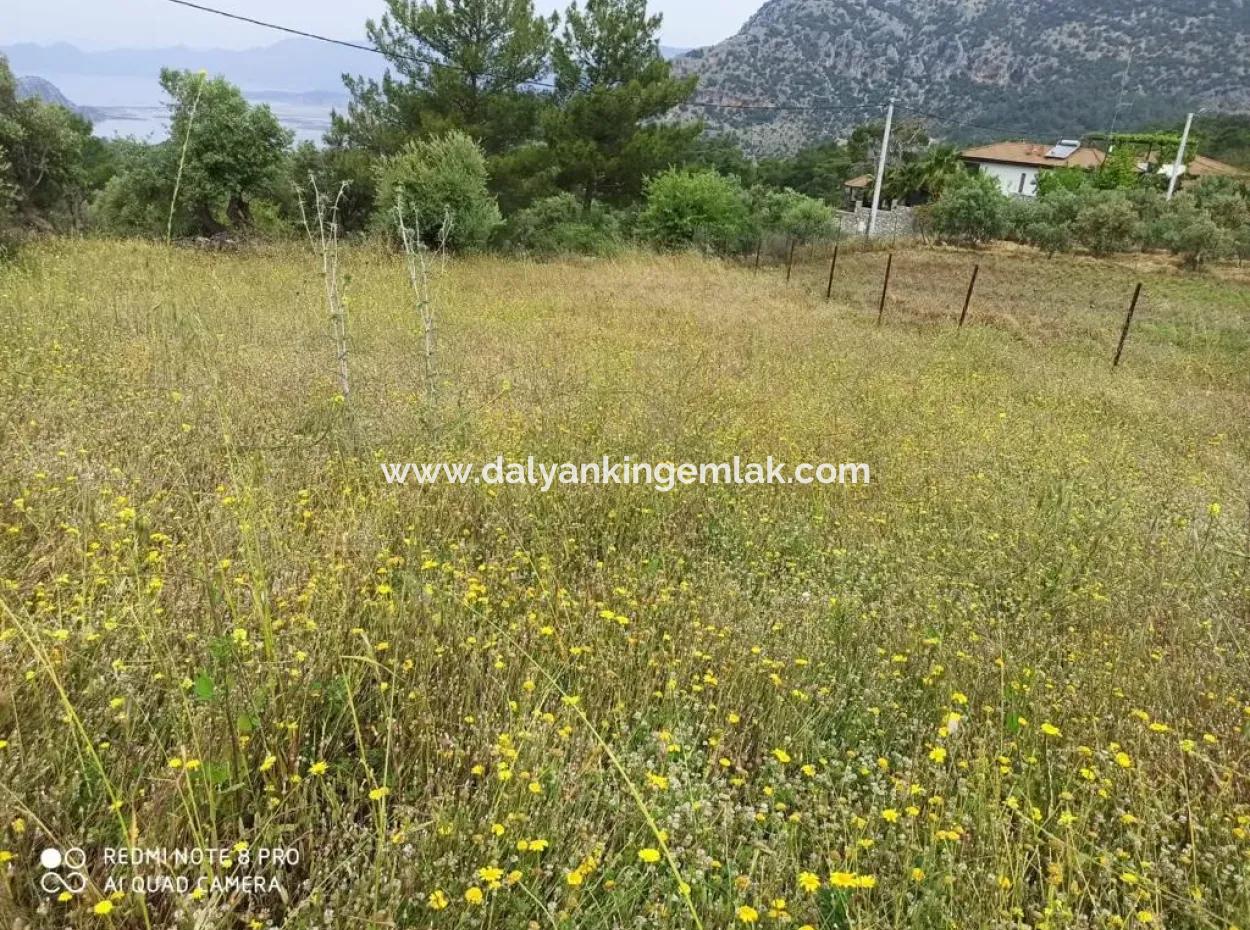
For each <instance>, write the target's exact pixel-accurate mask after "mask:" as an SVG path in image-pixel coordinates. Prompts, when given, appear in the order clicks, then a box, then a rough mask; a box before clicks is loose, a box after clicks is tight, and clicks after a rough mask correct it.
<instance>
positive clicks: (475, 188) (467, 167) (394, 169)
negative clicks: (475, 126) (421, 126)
mask: <svg viewBox="0 0 1250 930" xmlns="http://www.w3.org/2000/svg"><path fill="white" fill-rule="evenodd" d="M486 182H487V173H486V157H485V156H484V155H483V154H482V149H481V147H480V146H479V145H478V144H477V143H476V142H475V141H473V139H471V138H470V137H469V136H467V135H465V134H464V133H462V132H449V133H447V134H446V135H442V136H436V137H435V138H432V139H427V140H422V141H419V142H410V143H408V145H407V146H406V147H405V148H404V149H403V150H402V151H401V152H400V153H399V154H397V155H394V156H391V157H390V158H385V159H383V160H382V161H381V163H380V164H379V166H378V171H377V199H376V201H375V202H376V209H375V211H374V224H375V226H376V227H377V228H379V229H385V230H393V229H394V227H395V205H396V203H397V202H398V200H399V199H400V198H401V197H402V199H403V201H404V204H405V209H406V211H407V212H408V214H409V215H410V216H411V215H414V214H415V215H416V216H417V217H418V218H419V220H420V227H421V235H422V238H424V239H425V241H426V243H427V244H428V245H431V246H433V245H436V244H437V243H438V242H439V241H440V240H441V238H442V235H443V220H444V217H445V216H447V215H449V214H450V216H451V218H452V219H451V231H450V233H449V234H448V235H447V245H448V246H449V247H450V248H453V249H476V248H481V247H482V246H484V245H485V244H486V242H487V240H489V239H490V237H491V234H492V233H493V232H494V231H495V229H496V228H498V227H499V226H500V225H501V224H502V223H503V218H502V217H501V216H500V214H499V205H498V204H497V203H496V202H495V198H494V197H492V196H491V195H490V192H489V191H488V190H487V187H486ZM409 222H411V220H410V221H409Z"/></svg>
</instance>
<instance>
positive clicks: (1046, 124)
mask: <svg viewBox="0 0 1250 930" xmlns="http://www.w3.org/2000/svg"><path fill="white" fill-rule="evenodd" d="M677 63H678V67H679V69H680V70H682V71H683V72H685V73H691V74H697V75H699V77H700V86H699V96H700V97H701V98H703V99H705V100H712V101H716V102H720V103H726V104H735V105H739V106H749V107H760V106H763V107H768V106H771V105H782V106H789V107H795V106H810V107H815V108H817V109H811V110H806V111H798V110H768V109H739V110H731V109H721V110H717V109H713V108H690V111H689V113H690V115H698V116H701V117H703V118H704V119H705V120H707V122H708V123H709V124H710V125H711V126H713V127H714V128H717V129H723V130H732V131H734V132H736V133H737V134H738V135H739V137H740V139H741V140H742V141H743V143H744V144H745V145H746V146H747V147H748V148H749V149H750V150H752V151H755V152H757V153H772V152H784V151H793V150H794V149H796V148H798V147H800V146H801V145H804V144H809V143H811V142H814V141H817V140H819V139H822V138H830V137H834V138H836V137H840V136H844V135H846V134H847V133H848V132H849V131H850V129H851V128H853V127H854V126H855V125H857V124H859V123H862V122H865V121H866V120H868V119H880V118H881V114H882V109H880V108H878V106H876V105H880V104H882V103H884V101H885V100H886V99H887V98H888V97H890V96H894V97H897V98H898V100H899V102H900V104H902V105H904V106H906V107H907V109H902V110H900V116H902V117H910V118H916V117H920V116H921V115H922V114H926V113H927V114H932V115H935V116H937V117H940V118H941V120H935V119H933V117H932V116H930V117H929V120H930V125H931V126H932V131H934V132H938V133H941V134H942V135H945V136H948V137H953V138H962V139H976V138H986V137H1000V138H1001V137H1004V136H1008V137H1009V136H1016V137H1019V136H1024V135H1028V136H1032V137H1035V138H1036V139H1038V140H1043V141H1045V140H1056V139H1059V138H1069V137H1078V136H1081V135H1082V134H1083V133H1087V132H1093V131H1098V130H1106V129H1110V128H1112V127H1113V126H1114V127H1116V128H1120V129H1123V128H1126V127H1133V126H1144V125H1158V124H1169V123H1175V122H1177V121H1178V120H1183V118H1184V113H1185V111H1186V110H1188V109H1190V108H1195V109H1196V108H1197V107H1200V106H1207V107H1210V108H1211V109H1212V110H1220V111H1236V110H1250V2H1247V0H1188V2H1186V3H1183V4H1176V3H1173V2H1165V0H769V2H767V3H765V4H764V5H763V6H762V7H761V8H760V10H759V11H758V12H757V13H756V14H755V15H754V16H753V17H751V19H750V20H749V21H748V22H747V24H746V25H745V26H744V27H743V28H742V30H741V31H740V32H739V33H738V34H737V35H736V36H734V37H732V38H730V39H727V40H726V41H724V42H722V43H720V44H719V45H715V46H712V47H709V48H704V49H698V50H696V51H694V52H691V53H689V54H688V55H686V56H684V57H682V58H679V59H678V62H677ZM855 107H872V109H854V108H855Z"/></svg>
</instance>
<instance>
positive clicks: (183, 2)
mask: <svg viewBox="0 0 1250 930" xmlns="http://www.w3.org/2000/svg"><path fill="white" fill-rule="evenodd" d="M165 2H166V3H172V4H174V5H175V6H181V7H187V8H188V9H192V10H199V11H200V12H201V13H210V14H212V15H213V16H222V17H225V18H226V19H233V20H236V21H237V22H241V23H248V24H249V25H252V26H260V27H261V28H262V29H272V30H274V31H276V32H284V33H286V34H287V35H293V36H300V37H301V38H304V39H313V40H314V41H317V42H326V43H328V44H330V45H339V46H342V47H343V48H353V49H356V50H357V51H360V52H371V53H372V54H374V55H381V56H382V57H384V58H388V59H391V58H397V59H399V60H401V61H410V62H412V63H413V64H418V65H425V66H427V67H430V66H433V67H439V68H451V69H453V70H458V71H462V70H464V69H463V68H460V67H458V66H457V65H454V64H451V63H450V62H443V61H435V60H432V59H428V58H418V57H416V56H415V55H406V54H403V53H400V52H390V53H387V52H384V51H382V50H381V49H380V48H378V47H377V46H375V45H365V44H364V43H362V42H349V41H347V40H346V39H335V38H332V37H330V36H324V35H320V34H319V33H316V32H309V31H307V30H305V29H296V28H294V27H292V26H284V25H281V24H280V23H271V22H266V21H265V20H263V19H254V18H253V17H251V16H243V15H241V14H239V13H231V12H228V11H227V10H219V9H217V8H216V7H211V6H205V5H203V4H201V3H193V2H191V0H165ZM525 85H526V86H527V87H543V88H549V89H555V86H556V85H555V84H553V83H551V82H549V81H526V82H525ZM685 105H686V106H695V107H708V108H711V109H720V110H766V111H819V112H826V113H832V112H849V111H852V110H875V109H880V108H881V107H883V106H885V104H882V103H868V104H856V105H853V106H836V105H833V106H815V105H800V104H794V105H785V104H749V103H714V102H712V101H710V100H689V101H687V102H686V104H685Z"/></svg>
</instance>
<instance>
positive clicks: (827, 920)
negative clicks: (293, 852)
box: [0, 242, 1250, 930]
mask: <svg viewBox="0 0 1250 930" xmlns="http://www.w3.org/2000/svg"><path fill="white" fill-rule="evenodd" d="M978 257H979V260H980V261H981V263H982V282H981V288H980V290H979V295H980V296H979V297H978V300H977V302H976V304H975V305H974V311H973V318H972V324H971V325H970V326H969V327H968V328H966V329H965V330H964V331H963V332H962V333H961V332H957V331H956V330H955V327H954V325H953V320H954V318H955V317H956V316H957V314H958V311H959V308H960V305H961V304H962V297H963V292H964V289H965V288H966V284H967V274H968V272H969V271H970V266H971V263H972V261H974V260H975V259H974V257H973V256H971V255H969V254H966V253H959V252H946V251H923V250H905V251H900V252H899V253H898V255H897V256H896V263H895V273H896V274H895V285H894V288H893V293H894V298H893V302H892V303H891V306H890V307H889V309H888V311H887V316H886V325H885V326H883V327H881V328H878V327H876V325H875V311H876V297H877V294H878V293H879V291H878V290H877V288H878V287H879V282H880V278H879V275H880V272H881V270H882V265H883V263H884V256H883V255H881V254H880V253H852V254H849V255H846V256H844V260H843V264H842V272H841V275H840V277H839V279H838V281H837V284H836V287H835V294H834V297H835V299H834V301H833V302H831V303H829V304H826V303H825V302H824V301H823V300H822V299H821V297H823V289H824V275H825V273H826V271H827V268H822V267H821V265H820V263H818V262H817V261H816V260H815V257H813V259H812V260H811V261H808V262H805V263H804V264H802V265H800V267H799V268H798V269H797V270H796V276H795V281H794V283H793V285H792V286H791V287H790V288H789V289H787V288H785V287H784V285H783V282H782V281H781V280H780V278H779V276H778V273H777V271H776V270H775V269H769V270H766V271H762V272H761V273H760V274H758V275H754V274H752V273H751V272H750V270H749V269H748V270H743V269H741V268H736V267H733V266H729V265H723V264H719V263H714V262H707V261H703V260H700V259H697V258H691V257H684V256H683V257H668V258H657V257H654V256H641V255H639V256H627V257H624V258H622V259H620V260H619V261H615V262H578V261H570V262H558V263H552V264H527V263H519V262H508V261H502V260H498V259H493V258H477V259H470V260H465V261H461V262H456V263H454V264H453V265H452V267H451V269H450V271H449V273H448V275H447V276H445V277H444V278H442V279H440V281H439V283H438V285H437V287H438V293H437V294H436V295H435V300H436V301H437V303H438V306H439V308H440V315H441V316H440V326H441V341H440V353H441V354H440V358H439V360H438V361H439V367H438V370H439V372H440V374H441V376H442V379H443V381H442V383H441V384H440V387H439V391H438V400H437V402H434V401H432V400H431V399H429V398H427V397H425V396H424V393H425V389H424V362H423V349H422V333H421V331H420V326H419V325H416V323H415V321H414V316H413V313H412V307H411V299H412V298H411V291H410V285H409V282H408V280H407V278H406V276H405V273H404V270H403V266H402V263H401V261H400V259H399V257H397V256H393V255H386V254H382V253H379V252H374V251H370V250H364V249H355V250H348V251H347V252H345V254H344V258H343V261H344V271H345V273H347V274H350V276H351V279H350V281H347V282H346V285H345V296H346V298H347V309H348V314H349V318H350V327H351V337H352V346H351V359H352V365H353V371H352V397H351V399H350V401H349V402H344V401H343V400H342V399H341V398H339V397H338V396H337V390H336V388H335V386H334V385H335V370H334V349H333V347H332V345H331V343H330V341H329V339H328V333H327V329H326V325H325V320H324V312H323V310H322V308H321V304H320V300H321V297H322V295H321V290H320V282H319V280H318V278H317V275H316V268H315V267H314V264H313V261H312V260H311V258H310V257H309V256H308V255H307V254H306V253H305V252H301V251H297V250H294V249H291V250H284V249H277V250H273V251H266V252H258V253H249V254H241V255H231V256H216V255H214V256H208V255H196V254H181V253H179V254H176V255H175V256H174V257H173V258H171V257H170V255H169V253H167V252H166V251H164V250H162V249H160V248H154V247H150V246H146V245H139V244H122V243H94V242H88V243H79V242H74V243H71V242H61V243H51V244H47V245H44V246H42V247H40V248H38V249H36V250H34V251H33V252H31V253H29V254H28V255H27V256H26V257H25V258H24V259H23V261H22V263H21V264H19V265H17V266H13V267H9V268H5V269H3V270H0V305H3V306H4V307H5V311H6V314H7V321H8V322H7V326H6V333H5V335H6V339H5V342H4V344H3V347H2V348H0V394H2V397H3V407H2V408H0V455H2V456H3V461H4V463H5V468H4V471H3V475H2V476H0V585H2V586H3V590H2V591H0V594H2V605H3V606H2V607H0V741H2V743H0V745H2V747H3V748H0V815H2V817H3V820H2V821H0V822H2V823H3V824H4V826H3V828H2V829H3V832H0V850H2V851H3V853H0V856H5V857H7V862H6V863H5V864H4V865H3V869H5V870H7V874H6V875H4V876H2V877H0V916H4V917H6V918H8V920H7V921H6V922H5V925H6V926H7V925H8V924H10V923H12V924H13V925H14V926H30V927H42V926H57V927H60V926H95V925H98V926H112V927H126V928H129V927H142V926H153V927H156V926H160V927H197V928H226V927H242V926H253V927H267V926H279V927H284V928H309V930H311V928H314V927H350V926H380V927H387V926H397V927H423V928H424V927H433V928H443V927H480V928H486V927H491V928H499V930H504V928H507V930H511V928H516V927H526V926H536V927H557V928H561V930H564V928H568V930H572V928H578V930H581V928H618V927H626V926H645V927H672V928H676V927H691V926H696V925H701V926H703V927H707V928H709V930H710V928H727V927H730V926H731V925H735V924H741V923H744V922H750V921H752V920H755V921H758V923H760V924H761V925H766V926H774V925H775V926H784V925H792V926H794V927H796V928H798V927H803V926H811V927H819V928H821V930H826V928H829V930H842V928H848V927H852V926H853V927H856V928H861V927H862V928H886V927H891V928H894V927H898V928H901V927H908V928H916V930H921V928H924V930H929V928H935V927H978V928H979V927H1001V928H1007V927H1012V928H1015V927H1023V926H1026V925H1027V926H1031V927H1036V928H1056V930H1057V928H1068V927H1073V928H1078V927H1079V928H1085V927H1090V928H1101V927H1109V928H1115V927H1132V926H1137V925H1146V924H1150V925H1152V927H1157V926H1164V927H1169V928H1211V930H1227V928H1228V927H1230V926H1231V925H1233V924H1237V923H1239V922H1243V921H1245V920H1246V916H1247V913H1248V912H1250V836H1248V831H1250V786H1248V785H1247V777H1248V775H1250V771H1248V770H1247V751H1248V749H1250V746H1248V728H1250V683H1248V680H1247V675H1246V667H1247V657H1248V656H1247V638H1248V637H1247V632H1246V631H1247V620H1248V619H1250V583H1248V580H1247V578H1248V576H1247V548H1248V547H1250V540H1248V538H1247V532H1248V529H1250V528H1248V527H1247V521H1246V514H1247V506H1248V505H1247V499H1246V489H1247V487H1250V426H1248V422H1247V417H1246V411H1247V409H1248V401H1250V374H1248V373H1247V370H1246V366H1245V357H1246V356H1245V352H1246V349H1247V348H1248V347H1250V305H1248V303H1247V292H1246V289H1245V287H1244V286H1243V285H1240V284H1238V283H1237V282H1235V281H1227V280H1221V279H1220V278H1218V277H1216V276H1197V277H1196V276H1188V275H1179V274H1176V273H1174V272H1172V271H1170V270H1168V269H1164V268H1155V269H1144V268H1132V267H1124V266H1121V265H1116V264H1109V263H1097V262H1092V261H1073V260H1065V259H1056V260H1054V261H1051V262H1047V261H1044V260H1039V259H1037V258H1036V256H1033V255H1028V254H1019V253H1010V252H995V253H987V254H985V255H981V256H978ZM1139 276H1144V279H1145V282H1146V295H1147V298H1146V303H1145V305H1144V307H1143V311H1142V314H1141V316H1140V325H1139V326H1138V327H1137V328H1136V329H1135V331H1134V333H1133V335H1132V338H1131V341H1130V344H1129V350H1128V353H1127V361H1126V365H1125V367H1124V368H1122V369H1121V370H1120V371H1119V372H1114V373H1113V372H1112V370H1111V367H1110V359H1111V356H1112V353H1113V351H1114V347H1115V341H1116V339H1117V337H1118V334H1119V325H1120V323H1121V321H1122V314H1123V311H1124V309H1125V307H1126V304H1127V300H1128V297H1129V295H1130V293H1131V286H1132V284H1133V283H1134V282H1135V281H1136V280H1137V279H1138V277H1139ZM499 454H504V455H506V456H510V457H519V458H523V457H525V456H527V455H534V456H536V457H537V458H538V459H539V460H543V461H583V460H593V459H596V458H598V457H600V456H602V455H604V454H610V455H614V456H618V457H619V456H623V455H634V456H637V457H643V458H647V459H650V460H653V461H659V460H664V459H673V460H679V461H695V462H698V461H718V460H721V459H724V458H726V457H730V456H733V455H741V456H743V457H745V458H763V457H765V456H768V455H770V454H771V455H774V456H777V457H780V458H784V459H786V460H788V461H791V462H795V461H833V462H840V461H865V462H868V463H871V465H872V466H873V470H874V477H875V479H876V483H875V484H874V486H872V487H870V488H859V489H853V490H844V489H838V490H797V489H770V490H751V489H732V488H723V487H722V488H714V487H709V488H699V489H687V490H683V491H678V492H675V493H673V494H669V495H664V494H659V493H657V492H653V491H650V490H643V489H637V488H599V489H576V490H575V489H564V490H558V491H556V492H553V493H551V494H547V495H542V494H538V493H537V492H534V491H528V490H522V489H498V490H495V491H493V492H488V491H487V490H486V489H483V488H477V487H463V488H452V487H441V488H425V489H415V488H406V489H402V490H401V489H397V488H392V487H387V486H386V485H385V484H384V483H383V481H382V479H381V475H380V470H379V468H378V463H379V462H386V461H407V460H411V461H418V462H420V461H440V460H444V459H450V460H454V461H460V460H463V461H486V460H489V459H493V458H494V457H495V456H496V455H499ZM58 689H62V690H58ZM640 801H641V803H640ZM123 830H125V831H129V833H130V836H129V839H130V841H131V842H134V843H137V844H139V845H142V846H144V847H159V846H164V847H186V846H217V847H233V846H234V845H235V844H238V843H242V844H248V846H249V847H250V848H251V849H252V850H257V849H261V848H264V847H270V846H293V847H295V848H297V849H299V850H300V851H301V852H302V854H303V859H302V861H301V862H300V864H299V865H297V866H295V867H292V868H286V869H270V870H267V872H266V873H265V874H267V875H274V876H276V877H278V878H280V879H281V881H282V882H283V884H284V890H285V896H284V895H281V894H276V893H270V894H261V895H255V896H250V897H249V896H239V895H234V896H231V895H226V894H218V893H214V892H211V891H210V892H209V893H208V894H206V895H205V896H204V897H202V898H198V899H197V898H193V897H190V896H186V895H178V894H165V893H161V894H154V895H151V896H149V897H147V898H146V899H143V898H140V897H139V896H136V895H133V894H122V895H118V896H116V897H114V898H112V899H108V903H109V904H111V905H112V909H111V911H110V912H109V913H106V914H105V913H97V912H96V911H95V909H96V908H97V906H98V905H99V904H100V903H101V902H102V901H104V900H105V899H104V894H105V888H104V886H103V883H104V881H105V880H106V878H107V877H108V873H109V870H108V869H107V868H105V867H104V866H103V865H102V864H101V862H100V859H99V851H100V849H101V848H102V847H103V846H107V845H117V844H118V843H119V842H121V836H122V831H123ZM657 834H658V835H657ZM535 840H541V841H543V842H541V843H538V844H535V843H534V842H533V841H535ZM72 844H79V845H82V846H83V847H85V848H86V849H87V850H88V851H89V852H90V853H91V854H92V856H93V860H92V868H91V878H92V880H93V887H92V888H91V889H89V891H88V892H87V893H86V894H85V895H83V896H81V897H79V898H76V899H74V900H72V901H69V902H58V901H55V900H49V899H48V898H47V896H46V895H44V894H43V893H42V892H41V891H40V890H39V888H38V884H37V883H38V880H39V872H40V870H39V869H38V868H36V867H34V865H33V863H34V862H35V859H36V858H37V856H38V851H39V850H40V849H41V848H43V847H44V846H48V845H72ZM536 847H538V848H536ZM649 850H655V851H656V852H657V853H661V855H659V856H658V857H657V856H656V855H653V854H652V853H651V852H649ZM643 851H648V852H646V853H645V854H644V855H642V856H640V852H643ZM236 858H237V856H236ZM652 859H658V861H654V862H653V861H648V860H652ZM241 868H242V866H240V864H239V863H238V862H235V863H234V864H233V865H232V866H231V867H230V868H227V869H223V870H220V871H224V872H227V873H228V872H230V871H231V870H232V869H233V870H234V871H235V873H236V874H237V873H238V871H239V870H240V869H241ZM117 871H120V872H122V873H125V872H126V870H117ZM147 871H149V872H151V871H154V870H150V869H149V870H147ZM155 871H160V870H155ZM181 871H186V870H181ZM190 871H191V873H192V877H193V878H194V877H196V876H197V875H198V874H199V873H196V872H195V870H190ZM243 871H248V870H247V869H243ZM682 883H685V884H684V885H683V884H682ZM686 891H688V895H687V894H686ZM444 905H445V906H444ZM99 909H100V910H102V911H107V910H109V908H108V907H107V906H105V907H101V908H99ZM15 921H17V923H15ZM23 922H24V923H23ZM1242 925H1243V926H1244V923H1243V924H1242Z"/></svg>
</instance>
